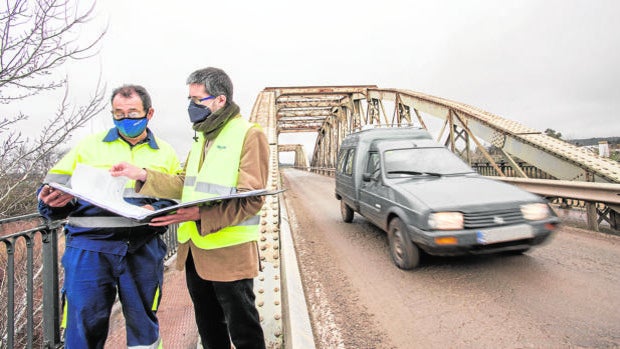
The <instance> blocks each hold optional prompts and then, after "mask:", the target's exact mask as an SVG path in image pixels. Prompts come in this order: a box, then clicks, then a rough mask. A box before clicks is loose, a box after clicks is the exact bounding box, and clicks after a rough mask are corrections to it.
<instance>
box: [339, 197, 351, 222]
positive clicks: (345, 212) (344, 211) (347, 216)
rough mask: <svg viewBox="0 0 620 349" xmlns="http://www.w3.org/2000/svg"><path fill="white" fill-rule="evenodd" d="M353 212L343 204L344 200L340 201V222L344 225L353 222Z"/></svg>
mask: <svg viewBox="0 0 620 349" xmlns="http://www.w3.org/2000/svg"><path fill="white" fill-rule="evenodd" d="M353 214H354V212H353V210H352V209H351V207H349V205H347V204H345V203H344V200H340V215H342V220H343V221H345V222H346V223H351V222H353Z"/></svg>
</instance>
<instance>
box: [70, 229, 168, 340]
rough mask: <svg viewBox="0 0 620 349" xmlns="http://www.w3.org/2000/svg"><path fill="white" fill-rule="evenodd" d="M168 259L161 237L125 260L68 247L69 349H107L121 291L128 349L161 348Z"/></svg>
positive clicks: (116, 256) (111, 255) (123, 257)
mask: <svg viewBox="0 0 620 349" xmlns="http://www.w3.org/2000/svg"><path fill="white" fill-rule="evenodd" d="M165 254H166V245H165V243H164V242H163V241H162V240H161V239H159V238H154V239H152V240H151V241H149V242H147V243H146V244H144V245H143V246H142V247H140V248H138V249H137V250H136V251H135V252H134V253H127V254H126V255H124V256H122V255H116V254H111V253H102V252H95V251H89V250H84V249H80V248H75V247H70V246H67V247H66V249H65V253H64V255H63V257H62V265H63V267H64V270H65V281H64V285H63V294H64V297H65V298H64V300H65V305H64V308H65V314H64V316H65V319H64V320H65V321H63V322H65V348H66V349H84V348H91V349H92V348H103V347H104V344H105V340H106V338H107V335H108V327H109V320H110V312H111V310H112V306H113V304H114V302H115V299H116V294H117V290H118V296H119V300H120V302H121V305H122V309H123V315H124V316H125V323H126V330H127V346H128V347H136V346H139V347H142V348H156V347H158V346H159V345H160V344H161V337H160V335H159V323H158V320H157V316H156V311H157V307H158V305H159V301H160V299H161V286H162V283H163V279H164V275H163V272H164V265H163V260H164V256H165Z"/></svg>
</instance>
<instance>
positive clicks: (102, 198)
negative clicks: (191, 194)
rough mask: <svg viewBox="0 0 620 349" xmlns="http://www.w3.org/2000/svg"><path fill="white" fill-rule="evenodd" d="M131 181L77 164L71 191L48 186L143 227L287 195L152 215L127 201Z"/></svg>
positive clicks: (205, 201) (237, 195)
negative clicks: (192, 211)
mask: <svg viewBox="0 0 620 349" xmlns="http://www.w3.org/2000/svg"><path fill="white" fill-rule="evenodd" d="M128 180H129V179H128V178H127V177H112V176H111V175H110V174H109V173H108V171H107V170H102V169H98V168H95V167H91V166H87V165H84V164H77V166H76V168H75V170H74V171H73V174H72V176H71V187H67V186H65V185H62V184H59V183H54V182H51V183H48V185H49V186H50V187H52V188H54V189H57V190H60V191H63V192H65V193H68V194H71V195H73V196H75V197H77V198H79V199H82V200H84V201H88V202H90V203H91V204H93V205H95V206H99V207H101V208H103V209H105V210H107V211H110V212H113V213H116V214H118V215H120V216H123V217H127V218H130V219H132V220H134V221H136V222H139V223H148V222H150V221H151V219H153V218H155V217H159V216H162V215H165V214H169V213H171V212H174V211H176V210H178V209H180V208H183V207H190V206H201V205H212V204H215V203H217V202H221V201H224V200H230V199H239V198H245V197H251V196H263V195H274V194H278V193H281V192H283V191H284V189H279V190H267V189H258V190H250V191H244V192H238V193H233V194H227V195H220V196H215V197H211V198H208V199H200V200H194V201H188V202H183V203H179V204H176V205H172V206H169V207H165V208H162V209H159V210H155V211H151V210H149V209H146V208H143V207H140V206H135V205H132V204H130V203H128V202H127V201H125V199H124V198H123V192H124V190H125V184H126V182H127V181H128Z"/></svg>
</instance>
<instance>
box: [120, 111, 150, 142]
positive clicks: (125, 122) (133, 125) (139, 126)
mask: <svg viewBox="0 0 620 349" xmlns="http://www.w3.org/2000/svg"><path fill="white" fill-rule="evenodd" d="M148 123H149V120H148V119H147V118H146V116H145V117H143V118H139V119H129V118H124V119H120V120H117V119H114V125H115V126H116V128H117V129H118V132H120V133H121V134H122V135H123V136H125V137H129V138H136V137H138V136H139V135H141V134H142V132H144V130H146V125H147V124H148Z"/></svg>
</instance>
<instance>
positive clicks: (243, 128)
mask: <svg viewBox="0 0 620 349" xmlns="http://www.w3.org/2000/svg"><path fill="white" fill-rule="evenodd" d="M187 84H188V86H189V96H188V98H189V107H188V113H189V118H190V121H191V122H192V124H193V129H194V131H196V137H195V138H194V142H192V148H191V150H190V153H189V155H188V158H187V161H186V164H185V171H184V173H183V174H182V175H178V176H170V175H167V174H165V173H161V172H158V171H153V170H151V169H148V168H147V169H143V168H140V167H137V166H133V165H130V164H127V163H124V162H123V163H119V164H117V165H116V166H114V167H113V169H112V172H111V173H112V174H113V175H117V176H127V177H129V178H132V179H136V180H137V185H136V190H137V191H138V192H139V193H141V194H148V195H157V196H159V197H166V198H172V199H178V198H180V199H181V201H184V202H186V201H192V200H196V199H200V198H208V197H213V196H219V195H224V194H232V193H235V192H241V191H247V190H255V189H263V188H265V186H266V184H267V177H268V167H269V162H268V158H269V145H268V143H267V137H266V136H265V133H264V132H263V131H262V129H261V128H260V127H259V126H258V125H254V124H251V123H249V122H247V121H246V120H245V119H243V118H242V117H241V114H240V113H239V107H238V106H237V104H235V103H234V102H233V99H232V93H233V86H232V82H231V80H230V78H229V77H228V75H227V74H226V73H225V72H224V71H223V70H221V69H217V68H211V67H209V68H205V69H200V70H197V71H195V72H193V73H191V74H190V76H189V77H188V79H187ZM263 202H264V198H263V197H248V198H243V199H233V200H226V201H225V202H222V203H220V204H217V205H214V206H200V207H199V206H193V207H190V208H184V209H180V210H178V211H177V212H176V213H175V214H172V215H167V216H163V217H158V218H155V219H153V220H152V221H151V225H154V226H160V225H167V224H173V223H181V225H180V227H179V231H178V240H179V249H178V256H177V266H178V267H180V268H181V269H182V268H183V267H185V271H186V279H187V286H188V289H189V293H190V296H191V298H192V301H193V303H194V312H195V316H196V323H197V325H198V332H199V334H200V338H201V340H202V345H203V347H204V348H230V347H231V341H232V344H234V346H235V348H236V349H246V348H261V349H262V348H265V342H264V341H265V340H264V335H263V331H262V328H261V326H260V320H259V315H258V311H257V309H256V306H255V304H254V301H255V295H254V291H253V278H254V277H256V276H258V269H259V254H258V245H257V240H258V235H259V227H258V224H259V216H258V213H259V211H260V209H261V207H262V205H263Z"/></svg>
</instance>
